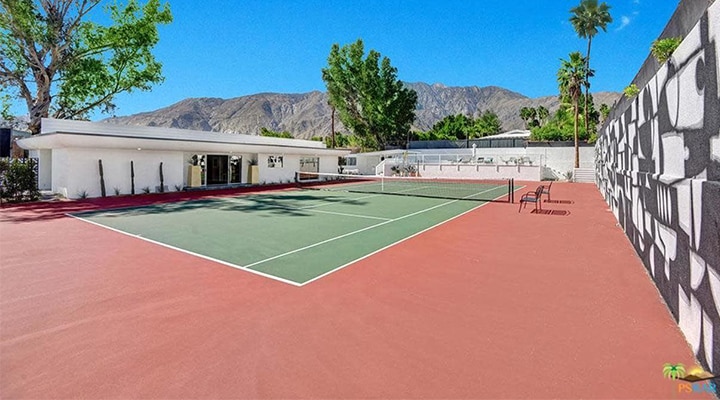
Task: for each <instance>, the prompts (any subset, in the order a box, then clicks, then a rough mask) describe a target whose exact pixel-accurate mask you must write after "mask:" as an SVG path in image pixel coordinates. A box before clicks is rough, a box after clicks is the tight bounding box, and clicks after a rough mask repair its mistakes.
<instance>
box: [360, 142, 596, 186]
mask: <svg viewBox="0 0 720 400" xmlns="http://www.w3.org/2000/svg"><path fill="white" fill-rule="evenodd" d="M412 152H415V153H419V154H422V155H425V156H426V162H428V163H439V162H440V160H439V158H437V157H435V161H432V159H431V155H433V156H446V157H443V160H445V158H447V159H448V160H449V159H451V158H454V157H462V158H466V159H467V160H469V159H470V158H471V157H472V149H418V150H412ZM353 156H355V157H357V169H358V170H359V172H360V174H363V175H374V174H375V166H376V165H377V164H378V163H379V162H380V157H379V156H374V155H371V156H363V155H362V153H360V154H353ZM476 157H483V158H493V164H499V165H501V166H502V165H505V163H504V161H503V160H508V159H509V158H510V157H515V158H519V157H529V158H530V159H531V160H532V161H533V166H537V165H541V166H543V167H545V168H542V169H541V175H540V177H539V178H537V179H542V178H551V179H556V178H564V177H565V173H567V172H569V171H572V170H573V167H574V166H575V149H574V148H573V147H527V148H518V147H508V148H478V149H477V150H476ZM448 162H449V161H448ZM580 167H581V168H595V148H594V147H580ZM533 174H534V172H533ZM533 176H534V175H533ZM516 179H521V178H516ZM533 180H534V179H533Z"/></svg>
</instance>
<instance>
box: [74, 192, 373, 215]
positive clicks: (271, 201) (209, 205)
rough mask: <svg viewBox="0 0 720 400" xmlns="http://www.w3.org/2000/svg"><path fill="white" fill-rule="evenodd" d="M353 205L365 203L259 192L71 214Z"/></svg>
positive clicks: (273, 211)
mask: <svg viewBox="0 0 720 400" xmlns="http://www.w3.org/2000/svg"><path fill="white" fill-rule="evenodd" d="M337 204H343V205H356V206H361V205H365V204H367V202H365V201H362V200H356V199H352V198H348V197H346V196H337V195H323V196H311V195H307V194H302V193H298V194H287V193H284V194H277V195H274V194H260V195H252V196H236V197H219V198H207V199H198V200H190V201H181V202H169V203H161V204H151V205H143V206H131V207H113V208H111V209H102V210H88V211H79V212H77V213H75V214H74V215H76V216H79V217H92V216H109V217H112V216H118V217H122V216H132V215H134V216H137V215H152V214H171V213H181V212H189V211H195V210H200V211H201V210H214V211H231V212H255V213H258V214H259V216H267V217H270V216H273V215H283V216H311V215H316V214H315V213H313V212H312V211H309V210H311V209H314V208H319V207H322V206H324V205H337Z"/></svg>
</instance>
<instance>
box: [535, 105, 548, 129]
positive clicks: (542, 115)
mask: <svg viewBox="0 0 720 400" xmlns="http://www.w3.org/2000/svg"><path fill="white" fill-rule="evenodd" d="M549 115H550V111H549V110H548V109H547V108H545V107H543V106H539V107H538V108H537V117H538V123H539V124H540V126H543V125H545V122H547V117H548V116H549Z"/></svg>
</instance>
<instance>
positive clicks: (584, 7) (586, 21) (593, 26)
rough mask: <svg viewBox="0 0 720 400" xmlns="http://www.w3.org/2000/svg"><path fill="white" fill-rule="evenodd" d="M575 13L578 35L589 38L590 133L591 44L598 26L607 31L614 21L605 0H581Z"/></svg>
mask: <svg viewBox="0 0 720 400" xmlns="http://www.w3.org/2000/svg"><path fill="white" fill-rule="evenodd" d="M570 12H571V13H572V14H573V15H572V17H570V22H571V23H572V25H573V27H574V28H575V32H577V34H578V36H579V37H581V38H587V39H588V46H587V54H586V55H585V60H586V61H585V62H586V63H587V65H586V66H585V70H586V73H588V75H587V76H586V77H585V132H587V133H588V134H589V133H590V131H589V130H588V121H589V118H588V97H589V96H588V93H589V92H590V76H591V75H590V71H591V70H590V46H591V44H592V38H593V36H595V35H596V34H597V33H598V29H597V28H601V29H602V30H603V32H606V31H607V24H609V23H611V22H612V20H613V19H612V16H610V6H608V5H607V4H606V3H605V2H602V3H600V4H598V2H597V0H581V1H580V5H579V6H577V7H574V8H572V9H570Z"/></svg>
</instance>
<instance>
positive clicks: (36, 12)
mask: <svg viewBox="0 0 720 400" xmlns="http://www.w3.org/2000/svg"><path fill="white" fill-rule="evenodd" d="M100 3H101V0H0V88H1V89H2V91H3V92H4V93H5V94H6V97H5V99H4V101H5V103H6V104H5V109H6V110H7V104H8V102H13V101H20V102H24V103H25V104H26V106H27V109H28V113H29V118H30V123H29V130H30V131H31V132H32V133H33V134H37V133H39V132H40V120H41V118H44V117H48V116H53V117H55V118H63V119H82V118H87V117H88V116H89V114H90V113H91V112H92V111H94V110H98V109H99V110H100V111H102V112H112V111H113V109H114V108H115V106H114V104H113V100H114V98H115V97H116V95H118V94H119V93H122V92H131V91H133V90H136V89H138V90H150V88H151V87H152V85H153V84H157V83H160V82H162V81H163V76H162V71H161V69H162V65H161V64H160V63H159V62H158V61H157V60H155V57H154V56H153V54H152V52H151V51H152V49H153V47H154V46H155V45H156V44H157V43H158V40H159V37H158V30H157V27H158V25H159V24H167V23H170V22H171V21H172V14H171V12H170V8H169V6H168V5H167V4H160V0H148V2H147V3H146V4H144V5H141V4H139V3H138V2H137V0H128V2H127V4H126V5H124V6H123V5H120V4H119V3H116V2H113V3H111V4H109V5H108V6H107V8H106V10H107V11H108V12H109V14H110V18H111V19H112V24H110V25H109V26H103V25H100V24H98V23H95V22H92V21H90V20H88V18H89V15H90V14H91V12H92V11H93V10H94V9H95V8H96V7H97V6H98V5H99V4H100Z"/></svg>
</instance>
